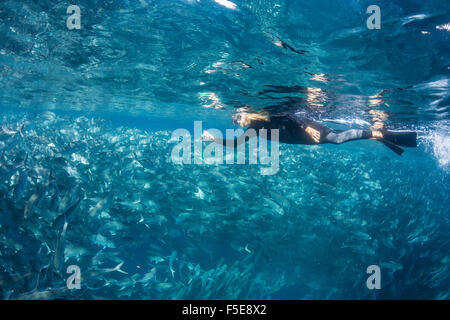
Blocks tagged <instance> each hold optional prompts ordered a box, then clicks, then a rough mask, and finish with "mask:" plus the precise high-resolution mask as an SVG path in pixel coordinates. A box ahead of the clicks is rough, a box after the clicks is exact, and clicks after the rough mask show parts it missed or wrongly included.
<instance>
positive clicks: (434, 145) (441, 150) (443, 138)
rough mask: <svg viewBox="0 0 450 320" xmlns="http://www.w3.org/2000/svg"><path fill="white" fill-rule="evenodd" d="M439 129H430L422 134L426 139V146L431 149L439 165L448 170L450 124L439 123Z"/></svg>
mask: <svg viewBox="0 0 450 320" xmlns="http://www.w3.org/2000/svg"><path fill="white" fill-rule="evenodd" d="M438 128H439V129H436V130H433V131H431V132H430V133H429V134H428V135H426V136H424V140H425V141H427V142H428V143H427V146H426V148H427V149H428V150H429V151H431V152H432V153H433V155H434V157H435V158H436V160H437V161H438V163H439V165H440V166H441V167H442V168H443V169H444V170H445V171H449V170H450V125H448V124H445V125H440V126H439V127H438Z"/></svg>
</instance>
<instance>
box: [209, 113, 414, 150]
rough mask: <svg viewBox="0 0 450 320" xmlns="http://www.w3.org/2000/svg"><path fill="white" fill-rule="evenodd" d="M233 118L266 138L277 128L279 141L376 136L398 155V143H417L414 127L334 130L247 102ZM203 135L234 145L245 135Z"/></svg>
mask: <svg viewBox="0 0 450 320" xmlns="http://www.w3.org/2000/svg"><path fill="white" fill-rule="evenodd" d="M232 119H233V123H234V124H236V125H240V126H241V127H243V128H244V127H246V128H247V130H248V129H255V131H256V134H259V132H260V131H259V130H260V129H267V139H268V140H270V129H278V130H279V142H283V143H289V144H308V145H314V144H324V143H333V144H341V143H344V142H347V141H352V140H360V139H375V140H379V141H381V142H383V143H384V144H385V145H386V146H387V147H389V148H390V149H391V150H392V151H394V152H395V153H397V154H398V155H401V154H402V153H403V151H404V150H403V149H402V148H401V147H400V146H403V147H417V133H416V132H413V131H389V130H386V129H384V128H383V129H380V130H378V129H374V130H360V129H348V130H333V129H330V128H328V127H326V126H324V125H322V124H320V123H317V122H315V121H312V120H310V119H307V118H301V117H298V116H296V115H295V114H293V113H280V114H276V115H270V114H269V113H268V112H266V111H253V110H252V109H251V108H250V107H248V106H244V107H241V108H238V109H237V111H236V112H235V113H234V114H233V117H232ZM202 138H203V140H207V141H214V142H216V143H219V144H223V145H229V146H230V145H234V147H236V146H237V145H238V144H240V143H243V142H244V141H245V139H239V138H235V139H234V141H231V142H227V141H226V140H223V139H218V138H215V137H214V136H213V135H211V134H210V133H209V132H207V131H204V132H203V135H202Z"/></svg>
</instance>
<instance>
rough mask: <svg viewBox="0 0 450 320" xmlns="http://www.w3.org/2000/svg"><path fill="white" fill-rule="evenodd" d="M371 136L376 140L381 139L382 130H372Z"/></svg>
mask: <svg viewBox="0 0 450 320" xmlns="http://www.w3.org/2000/svg"><path fill="white" fill-rule="evenodd" d="M372 138H374V139H377V140H380V139H383V132H381V130H372Z"/></svg>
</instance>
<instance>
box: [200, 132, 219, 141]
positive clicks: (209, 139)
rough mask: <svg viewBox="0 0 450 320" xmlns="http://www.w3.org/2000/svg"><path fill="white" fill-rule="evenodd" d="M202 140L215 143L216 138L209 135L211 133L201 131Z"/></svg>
mask: <svg viewBox="0 0 450 320" xmlns="http://www.w3.org/2000/svg"><path fill="white" fill-rule="evenodd" d="M202 140H203V141H215V140H216V138H214V136H213V135H212V134H211V133H209V132H208V131H206V130H205V131H203V134H202Z"/></svg>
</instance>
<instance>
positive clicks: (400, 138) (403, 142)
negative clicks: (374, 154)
mask: <svg viewBox="0 0 450 320" xmlns="http://www.w3.org/2000/svg"><path fill="white" fill-rule="evenodd" d="M383 139H384V140H387V141H389V142H391V143H393V144H396V145H398V146H402V147H412V148H414V147H417V132H414V131H389V130H384V131H383Z"/></svg>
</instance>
